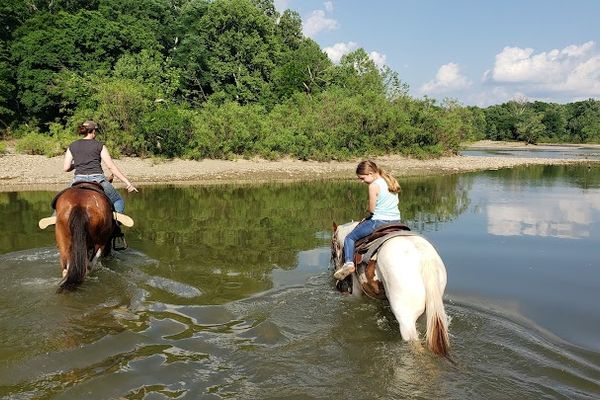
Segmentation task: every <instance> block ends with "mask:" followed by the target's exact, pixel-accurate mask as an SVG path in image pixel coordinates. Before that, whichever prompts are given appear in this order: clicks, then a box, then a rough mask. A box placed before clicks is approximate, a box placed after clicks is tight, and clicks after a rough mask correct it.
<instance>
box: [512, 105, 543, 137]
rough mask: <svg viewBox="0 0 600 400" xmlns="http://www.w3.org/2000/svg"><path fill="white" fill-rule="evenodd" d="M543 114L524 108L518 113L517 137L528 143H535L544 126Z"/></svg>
mask: <svg viewBox="0 0 600 400" xmlns="http://www.w3.org/2000/svg"><path fill="white" fill-rule="evenodd" d="M542 118H543V114H541V113H536V112H535V111H533V110H525V111H524V112H523V113H521V114H520V115H519V121H518V122H517V125H516V129H517V135H518V139H520V140H523V141H524V142H525V143H528V144H536V143H537V141H538V138H539V137H540V135H541V134H542V133H543V132H544V130H545V127H544V124H542Z"/></svg>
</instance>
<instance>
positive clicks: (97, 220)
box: [55, 184, 115, 292]
mask: <svg viewBox="0 0 600 400" xmlns="http://www.w3.org/2000/svg"><path fill="white" fill-rule="evenodd" d="M96 186H97V185H94V184H81V185H78V186H74V187H71V188H68V189H66V190H65V191H63V192H62V193H61V194H60V195H59V196H58V198H57V199H56V205H55V208H56V244H57V246H58V249H59V252H60V264H61V267H62V276H63V279H62V281H61V282H60V287H59V292H60V291H63V290H65V289H66V290H74V289H76V288H77V286H78V285H80V284H81V283H82V282H83V280H84V278H85V276H86V274H87V273H88V271H89V269H90V268H91V266H92V265H93V263H94V262H95V261H96V260H97V259H98V257H100V255H104V256H105V255H108V254H110V250H111V246H110V244H111V237H112V234H113V231H114V228H115V222H114V220H113V212H112V206H111V203H110V200H109V199H108V198H107V197H106V195H105V194H104V193H103V192H102V189H101V188H100V189H99V190H98V188H97V187H96Z"/></svg>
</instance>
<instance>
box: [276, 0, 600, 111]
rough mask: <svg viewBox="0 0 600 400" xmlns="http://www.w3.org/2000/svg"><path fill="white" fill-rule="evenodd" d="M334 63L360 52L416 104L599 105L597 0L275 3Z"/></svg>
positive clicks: (599, 22)
mask: <svg viewBox="0 0 600 400" xmlns="http://www.w3.org/2000/svg"><path fill="white" fill-rule="evenodd" d="M275 5H276V7H277V8H278V10H279V11H283V10H285V9H286V8H289V9H292V10H295V11H298V13H299V14H300V16H301V17H302V21H303V30H304V34H305V35H306V36H308V37H311V38H312V39H314V40H315V41H316V42H317V43H319V45H321V48H322V49H324V50H325V51H326V52H327V54H328V55H329V57H330V58H331V59H332V60H333V61H334V62H336V61H339V58H340V57H341V56H342V55H343V54H345V53H347V52H349V51H352V50H354V49H356V48H359V47H362V48H363V49H365V50H366V51H367V52H368V53H370V54H371V57H372V59H373V60H374V61H375V62H376V63H377V64H379V65H383V64H385V65H388V66H389V67H390V68H392V69H393V70H395V71H397V72H398V73H399V75H400V78H401V79H402V80H403V81H404V82H406V83H408V84H409V85H410V92H411V94H412V95H413V96H415V97H422V96H425V95H427V96H429V97H433V98H436V99H440V100H442V99H444V98H445V97H451V98H455V99H458V100H459V101H460V102H461V103H463V104H466V105H478V106H488V105H491V104H498V103H502V102H505V101H508V100H511V99H515V98H518V99H526V100H542V101H547V102H558V103H566V102H572V101H577V100H582V99H587V98H590V97H591V98H596V99H598V98H600V0H562V1H559V0H520V1H516V0H496V1H491V0H479V1H477V0H331V1H323V0H275Z"/></svg>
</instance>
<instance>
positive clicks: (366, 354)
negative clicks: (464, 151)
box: [0, 167, 600, 399]
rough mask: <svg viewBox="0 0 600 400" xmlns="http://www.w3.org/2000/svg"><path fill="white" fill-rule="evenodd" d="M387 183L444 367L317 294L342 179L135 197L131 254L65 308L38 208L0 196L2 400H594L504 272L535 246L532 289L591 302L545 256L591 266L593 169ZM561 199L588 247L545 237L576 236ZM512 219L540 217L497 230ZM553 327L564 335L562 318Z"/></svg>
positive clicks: (343, 193)
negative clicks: (429, 255) (445, 325)
mask: <svg viewBox="0 0 600 400" xmlns="http://www.w3.org/2000/svg"><path fill="white" fill-rule="evenodd" d="M402 186H403V195H402V201H401V211H402V215H403V218H404V220H405V221H407V222H408V223H409V225H410V226H412V227H413V228H415V229H416V230H418V231H420V232H424V233H425V234H426V235H427V236H429V237H430V238H431V239H433V241H434V243H435V244H436V247H438V250H440V253H441V254H442V257H443V258H444V260H445V262H446V265H447V269H448V273H449V286H448V290H447V293H446V294H447V296H446V307H447V312H448V314H449V316H450V317H451V323H450V333H451V342H452V353H453V357H454V358H455V360H456V361H457V362H458V365H457V366H453V365H452V364H450V363H448V362H446V361H445V360H443V359H440V358H437V357H435V356H433V355H431V354H430V353H429V352H428V351H426V350H423V349H420V348H418V347H414V346H411V345H407V344H405V343H404V342H402V341H401V340H400V337H399V332H398V326H397V322H396V321H395V320H394V317H393V314H392V313H391V311H390V310H389V307H388V306H387V305H386V303H385V302H375V301H371V300H369V299H365V298H353V297H345V296H340V295H339V294H338V293H337V292H335V291H334V290H333V282H332V281H331V280H330V277H329V271H327V266H328V262H329V249H328V243H329V238H330V237H329V235H330V229H331V222H332V220H336V221H337V222H345V221H349V220H351V219H352V218H360V217H361V216H362V213H363V210H364V205H365V188H364V186H360V185H358V184H357V183H349V182H314V183H308V184H307V183H303V184H286V185H283V184H277V185H259V186H214V187H185V188H182V187H156V188H144V190H143V191H141V192H140V193H138V194H136V197H128V198H127V200H129V202H128V214H130V215H132V216H133V217H134V218H135V219H136V225H135V226H134V227H133V228H132V229H130V230H129V231H127V233H126V235H127V239H128V242H129V244H130V249H128V250H127V251H125V252H124V253H121V254H117V255H115V256H114V257H112V258H109V259H105V260H103V261H102V265H101V266H100V267H99V268H98V269H97V270H96V271H95V272H94V273H93V274H92V276H91V278H90V279H88V280H87V281H86V283H85V284H84V285H83V286H82V288H81V290H79V291H77V292H75V293H72V294H69V295H64V296H57V295H56V294H55V293H54V289H55V287H56V284H57V282H58V279H59V268H58V261H57V251H56V250H55V248H54V239H53V233H52V232H50V231H47V232H37V231H36V230H35V229H29V226H35V223H36V222H37V220H38V219H39V218H40V217H42V216H44V215H46V214H47V208H48V207H47V202H48V201H49V199H50V198H51V197H52V194H51V193H37V192H36V193H9V194H0V216H10V215H14V216H15V219H16V224H21V225H22V226H20V225H14V224H9V223H7V222H6V221H7V218H2V219H1V220H2V221H5V222H0V224H3V226H2V229H3V230H4V231H5V232H7V235H5V236H2V239H1V240H0V250H1V252H2V253H4V254H3V255H0V273H1V274H2V275H3V278H4V279H3V280H2V283H1V284H0V285H2V287H1V289H2V293H3V296H1V297H0V302H1V303H0V339H1V342H0V360H1V361H0V397H3V398H57V399H80V398H83V397H86V398H97V399H107V398H128V399H154V398H165V399H166V398H189V399H196V398H248V399H250V398H331V397H336V398H337V397H342V396H343V397H352V398H375V397H376V398H405V397H408V398H415V399H421V398H422V399H426V398H457V399H458V398H490V399H496V398H498V399H500V398H507V397H515V398H520V399H538V398H565V399H566V398H583V399H585V398H596V397H597V395H598V393H600V384H599V382H598V378H597V377H598V376H600V374H599V373H600V367H599V366H600V353H598V352H596V351H594V350H591V349H590V348H589V347H585V346H581V345H578V346H576V345H574V344H572V343H577V341H578V340H579V339H580V338H581V337H582V336H577V335H575V336H572V338H573V340H565V339H564V338H565V337H569V334H568V332H567V333H565V332H564V331H561V330H560V329H557V328H555V326H554V325H553V324H552V323H549V322H547V321H546V320H545V317H544V316H545V313H544V312H542V311H537V309H536V301H540V300H542V301H543V302H544V303H543V304H550V305H551V307H555V306H554V303H553V302H554V301H555V298H554V297H555V296H552V295H551V294H549V293H548V292H547V291H546V292H544V291H543V290H541V289H540V290H539V291H537V292H534V293H531V294H528V293H529V292H528V291H527V289H526V288H527V287H532V286H533V285H532V283H531V281H530V279H533V277H537V276H538V275H535V272H536V271H537V270H538V269H539V268H542V267H541V266H537V265H535V264H534V265H533V266H534V269H533V270H531V269H529V267H530V266H531V265H532V264H531V262H530V261H531V260H536V259H538V258H540V256H539V254H538V253H537V252H536V253H535V255H534V257H530V258H526V259H527V260H529V261H528V262H529V264H526V265H525V266H524V267H521V266H520V260H521V258H517V257H521V254H522V253H520V251H521V250H520V248H519V246H520V245H521V243H525V245H526V246H527V247H528V248H536V246H538V247H541V248H543V249H546V250H547V251H549V252H550V253H551V255H550V256H549V257H548V259H546V258H544V262H545V263H549V265H544V266H543V268H544V269H543V271H544V272H545V274H543V275H544V276H545V278H544V279H541V280H538V281H535V282H537V284H538V285H541V286H540V287H545V288H553V287H554V286H553V285H555V284H556V282H561V281H563V280H565V279H570V282H571V284H572V285H573V288H572V289H570V290H573V291H576V292H577V293H578V296H579V297H581V299H582V300H581V301H588V297H587V296H590V294H589V293H591V292H589V291H588V289H587V286H586V285H589V282H591V279H592V278H594V277H596V278H597V276H598V271H595V270H593V271H592V269H591V268H590V269H589V270H590V271H592V272H591V273H589V274H588V275H582V277H583V278H582V279H583V280H582V281H578V280H577V278H576V277H568V278H567V277H566V275H565V272H563V270H561V269H560V268H559V267H560V265H556V266H554V265H553V264H552V259H554V260H558V261H556V262H562V259H560V257H559V256H557V255H556V254H554V253H553V250H552V249H556V251H557V252H558V251H559V250H561V251H563V252H564V251H567V252H568V254H569V257H573V260H574V263H573V267H572V268H575V269H576V270H577V268H578V267H577V263H581V264H583V265H584V267H582V268H583V269H582V270H586V269H585V265H586V264H587V263H588V259H590V257H591V258H593V257H594V254H593V249H591V248H589V247H587V246H588V243H591V242H594V241H597V240H598V238H599V237H600V230H599V229H598V227H599V226H600V222H599V221H600V214H599V213H598V211H597V210H599V209H600V205H596V203H595V202H594V201H593V200H589V199H593V198H594V196H596V195H597V193H598V192H597V191H598V188H600V170H598V169H592V170H587V169H578V167H553V168H537V167H536V168H526V169H513V170H502V171H495V172H492V173H477V174H467V175H450V176H444V177H436V178H428V179H412V180H406V181H403V182H402ZM582 195H583V196H582ZM582 198H583V199H585V200H584V201H583V203H581V201H582V200H581V199H582ZM534 199H535V200H536V201H533V200H534ZM555 200H556V201H555ZM565 200H569V201H579V203H577V205H578V206H579V209H581V208H582V207H583V208H584V211H585V212H586V213H587V214H586V216H587V219H588V222H587V225H586V227H587V228H586V229H587V230H585V231H586V232H587V236H581V234H578V236H575V237H574V238H565V237H563V236H564V235H563V236H561V235H557V234H556V232H559V233H564V232H566V231H569V232H571V231H572V232H581V231H582V230H581V229H580V228H581V226H583V225H584V224H583V223H581V224H580V225H581V226H579V225H578V226H577V229H571V230H568V228H565V226H564V225H565V223H566V222H565V221H567V220H569V219H572V218H570V217H569V218H566V217H564V215H563V214H561V213H564V212H565V211H564V210H562V209H561V208H560V207H555V204H564V203H562V202H564V201H565ZM530 203H534V205H533V207H532V206H531V204H530ZM569 204H572V203H569ZM499 206H510V207H512V209H513V211H511V213H508V214H507V215H508V216H507V217H506V218H508V219H506V218H504V217H503V218H504V219H502V218H500V219H498V218H499V217H500V214H499V213H498V210H499V209H500V208H499ZM528 207H529V208H528ZM586 207H587V208H586ZM490 210H491V211H490ZM514 210H521V211H520V212H522V213H523V215H528V216H530V217H529V218H534V219H536V221H537V222H536V221H533V222H531V221H529V222H528V220H525V221H526V226H525V227H523V226H520V225H519V226H516V225H514V224H513V225H511V227H512V228H511V230H508V229H504V230H497V228H494V227H497V226H502V227H506V226H507V222H506V221H509V220H510V216H511V215H513V213H514ZM532 210H536V211H537V212H538V213H539V214H536V213H535V212H533V211H532ZM544 210H545V211H544ZM561 210H562V211H561ZM494 218H495V219H494ZM563 219H564V221H563ZM522 220H524V219H523V218H521V219H519V221H522ZM552 224H558V225H560V226H561V228H560V229H546V227H547V226H552ZM530 225H533V226H535V227H536V229H533V228H532V227H531V226H530ZM23 226H25V227H26V228H23ZM490 227H491V228H490ZM36 229H37V228H36ZM495 229H496V230H495ZM565 229H566V230H565ZM21 231H24V232H26V233H25V234H22V233H18V232H21ZM27 232H29V233H27ZM565 241H567V242H565ZM568 248H573V249H574V250H573V252H570V251H568V250H565V249H568ZM548 249H549V250H548ZM590 252H591V254H589V255H586V254H585V253H590ZM490 254H493V255H494V257H492V258H490V256H489V255H490ZM596 258H597V254H596ZM497 263H501V265H502V267H500V266H498V265H496V264H497ZM505 265H508V266H509V267H508V268H506V267H505ZM531 271H533V272H531ZM520 282H522V283H523V285H520ZM524 285H525V286H524ZM592 286H593V285H592ZM596 289H597V288H596ZM567 292H568V291H567ZM563 293H564V291H563ZM529 296H531V297H529ZM540 296H541V297H540ZM567 301H575V303H573V304H575V305H576V306H577V307H580V305H579V303H578V302H577V300H567V299H563V302H564V303H565V304H564V306H565V307H568V306H569V304H570V303H568V302H567ZM554 318H555V319H556V320H557V323H558V324H562V325H565V326H569V325H570V326H573V327H574V328H577V327H578V325H577V322H574V320H573V319H571V318H572V316H570V315H569V314H567V313H562V314H560V315H554ZM590 318H591V321H592V322H593V321H597V320H600V316H599V315H598V313H597V312H595V313H594V311H591V312H590ZM581 327H586V325H585V324H584V325H581V326H580V327H579V329H582V328H581ZM419 328H420V330H421V331H423V330H424V321H420V322H419ZM583 329H584V330H585V329H587V328H583ZM559 337H561V338H562V339H561V338H559ZM584 342H585V341H584Z"/></svg>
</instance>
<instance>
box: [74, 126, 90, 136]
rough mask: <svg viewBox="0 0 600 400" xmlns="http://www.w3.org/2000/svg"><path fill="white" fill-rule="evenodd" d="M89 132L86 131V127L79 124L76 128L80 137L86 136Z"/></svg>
mask: <svg viewBox="0 0 600 400" xmlns="http://www.w3.org/2000/svg"><path fill="white" fill-rule="evenodd" d="M90 132H91V131H90V130H88V127H87V126H85V125H83V124H81V125H79V126H78V127H77V133H78V134H80V135H82V136H85V135H87V134H88V133H90Z"/></svg>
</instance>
